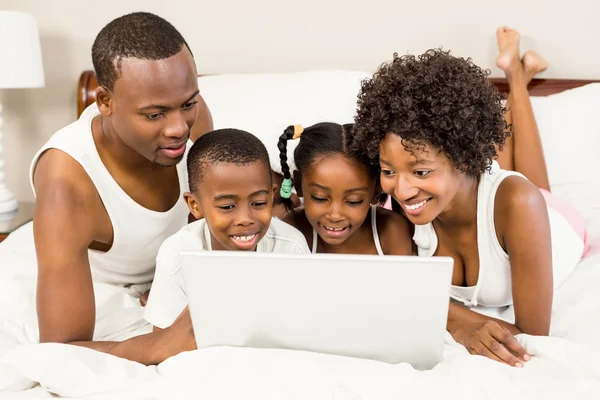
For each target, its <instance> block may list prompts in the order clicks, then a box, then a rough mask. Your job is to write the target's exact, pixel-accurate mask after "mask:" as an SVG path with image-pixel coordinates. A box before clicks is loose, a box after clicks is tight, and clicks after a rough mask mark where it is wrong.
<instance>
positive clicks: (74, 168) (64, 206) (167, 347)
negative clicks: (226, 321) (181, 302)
mask: <svg viewBox="0 0 600 400" xmlns="http://www.w3.org/2000/svg"><path fill="white" fill-rule="evenodd" d="M34 186H35V191H36V197H37V200H36V210H35V215H34V239H35V245H36V253H37V258H38V285H37V314H38V323H39V333H40V342H42V343H43V342H58V343H69V344H73V345H78V346H83V347H88V348H91V349H94V350H98V351H102V352H105V353H109V354H113V355H115V356H118V357H122V358H127V359H129V360H132V361H136V362H139V363H143V364H145V365H153V364H158V363H160V362H162V361H163V360H165V359H166V358H168V357H170V356H173V355H175V354H178V353H179V352H181V351H185V350H191V349H193V348H195V342H194V341H193V331H192V328H191V320H190V318H189V313H187V314H186V312H184V313H182V315H181V316H180V318H178V320H177V321H176V323H174V324H173V325H172V327H170V328H169V329H165V330H163V331H160V332H153V333H150V334H147V335H141V336H138V337H134V338H131V339H129V340H126V341H124V342H92V339H93V336H94V326H95V321H96V305H95V299H94V287H93V284H92V276H91V270H90V265H89V260H88V255H87V254H88V247H89V245H90V243H92V241H94V240H95V238H96V236H97V229H96V227H97V226H98V225H99V221H98V218H97V210H98V208H97V207H98V206H99V205H101V203H99V202H100V199H99V196H98V193H97V191H96V188H95V187H94V185H93V183H92V182H91V180H90V179H89V177H88V176H87V174H86V173H85V171H84V170H83V168H82V167H81V166H80V165H79V164H78V163H77V162H76V161H75V160H73V159H72V158H71V157H70V156H68V155H67V154H65V153H63V152H61V151H59V150H48V151H47V152H46V153H44V154H43V155H42V157H41V158H40V160H39V161H38V164H37V166H36V169H35V173H34Z"/></svg>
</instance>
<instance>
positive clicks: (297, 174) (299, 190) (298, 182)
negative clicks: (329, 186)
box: [293, 171, 304, 197]
mask: <svg viewBox="0 0 600 400" xmlns="http://www.w3.org/2000/svg"><path fill="white" fill-rule="evenodd" d="M293 181H294V189H296V194H297V195H298V197H304V195H303V194H302V181H301V180H300V172H298V171H294V175H293Z"/></svg>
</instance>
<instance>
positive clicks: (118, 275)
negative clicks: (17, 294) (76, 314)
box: [29, 104, 189, 285]
mask: <svg viewBox="0 0 600 400" xmlns="http://www.w3.org/2000/svg"><path fill="white" fill-rule="evenodd" d="M99 114H100V113H99V111H98V107H97V106H96V104H92V105H91V106H89V107H88V108H86V109H85V110H84V112H83V113H82V114H81V116H80V117H79V119H78V120H77V121H75V122H73V123H72V124H70V125H68V126H66V127H64V128H63V129H61V130H59V131H58V132H56V133H55V134H54V135H53V136H52V137H51V138H50V140H48V142H47V143H46V144H45V145H44V146H43V147H42V148H41V149H40V150H39V151H38V152H37V154H36V155H35V157H34V158H33V161H32V163H31V168H30V173H29V176H30V182H31V187H32V188H33V172H34V169H35V165H36V163H37V161H38V159H39V157H40V155H41V154H42V153H43V152H44V151H46V150H48V149H58V150H61V151H63V152H65V153H67V154H68V155H70V156H71V157H72V158H73V159H75V160H76V161H77V162H78V163H79V164H80V165H81V166H82V167H83V169H84V170H85V171H86V173H87V174H88V176H89V177H90V179H91V180H92V182H93V183H94V186H96V190H98V194H99V195H100V198H101V200H102V203H103V204H104V207H105V208H106V211H107V213H108V216H109V217H110V221H111V223H112V227H113V244H112V246H111V248H110V250H109V251H107V252H101V251H96V250H88V254H89V260H90V267H91V270H92V277H93V279H94V281H100V282H107V283H112V284H117V285H131V284H140V283H147V282H150V281H152V278H153V277H154V269H155V265H156V264H155V263H156V255H157V254H158V249H159V247H160V245H161V244H162V242H163V241H164V240H165V239H166V238H168V237H169V236H171V235H172V234H174V233H176V232H177V231H179V230H180V229H181V228H182V227H183V226H184V225H185V224H186V223H187V217H188V213H189V210H188V208H187V205H186V204H185V201H184V200H183V192H184V191H187V190H188V189H187V187H188V180H187V169H186V162H185V160H186V158H187V150H186V155H185V157H184V159H183V160H182V161H181V162H180V163H179V164H178V165H177V175H178V178H179V188H180V196H179V200H178V201H177V203H176V204H175V205H174V206H173V207H172V208H171V209H170V210H168V211H166V212H157V211H152V210H149V209H147V208H144V207H142V206H141V205H139V204H138V203H136V202H135V201H134V200H133V199H132V198H131V197H129V195H127V193H125V191H124V190H123V189H122V188H121V187H120V186H119V184H118V183H117V182H116V181H115V180H114V179H113V177H112V176H111V175H110V173H109V172H108V170H107V169H106V167H105V166H104V164H103V163H102V160H101V159H100V155H99V154H98V150H97V149H96V145H95V143H94V139H93V137H92V119H93V118H94V117H96V116H97V115H99ZM188 144H189V143H188ZM188 149H189V145H188ZM33 192H34V194H35V188H33Z"/></svg>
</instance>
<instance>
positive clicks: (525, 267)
mask: <svg viewBox="0 0 600 400" xmlns="http://www.w3.org/2000/svg"><path fill="white" fill-rule="evenodd" d="M494 220H495V225H496V236H497V237H498V241H499V243H500V245H501V246H502V247H503V248H504V249H505V251H506V252H507V254H508V256H509V259H510V268H511V280H512V282H511V284H512V297H513V306H514V310H515V323H514V325H513V324H509V323H507V322H504V321H501V320H498V319H494V318H490V317H487V316H485V315H482V314H479V313H476V312H473V311H471V310H468V309H467V308H465V307H463V306H461V305H459V304H455V303H453V302H451V303H450V308H449V312H448V324H447V329H448V331H449V332H450V333H451V334H452V336H453V337H454V339H455V340H456V341H457V342H459V343H461V344H463V345H464V346H465V347H466V348H467V349H468V350H469V352H471V353H472V354H480V355H483V356H486V357H488V358H492V359H495V360H497V361H502V362H505V363H507V364H510V365H513V366H522V365H523V364H522V361H527V360H528V359H529V356H528V355H527V353H526V351H525V349H523V347H522V346H521V345H519V343H518V342H517V340H516V339H515V338H514V335H516V334H519V333H527V334H531V335H548V333H549V330H550V314H551V311H552V293H553V285H552V248H551V241H550V223H549V220H548V211H547V207H546V202H545V200H544V198H543V196H542V194H541V193H540V191H539V189H538V188H536V187H535V186H534V185H533V184H532V183H531V182H529V181H527V180H525V179H523V178H521V177H518V176H513V177H509V178H506V179H505V180H504V181H503V182H502V183H501V184H500V186H499V188H498V192H497V193H496V200H495V210H494ZM515 356H516V357H515Z"/></svg>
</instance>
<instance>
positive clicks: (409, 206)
mask: <svg viewBox="0 0 600 400" xmlns="http://www.w3.org/2000/svg"><path fill="white" fill-rule="evenodd" d="M425 203H427V200H423V201H422V202H420V203H417V204H413V205H409V204H405V205H404V206H405V207H406V208H407V209H409V210H416V209H417V208H419V207H423V206H424V205H425Z"/></svg>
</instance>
